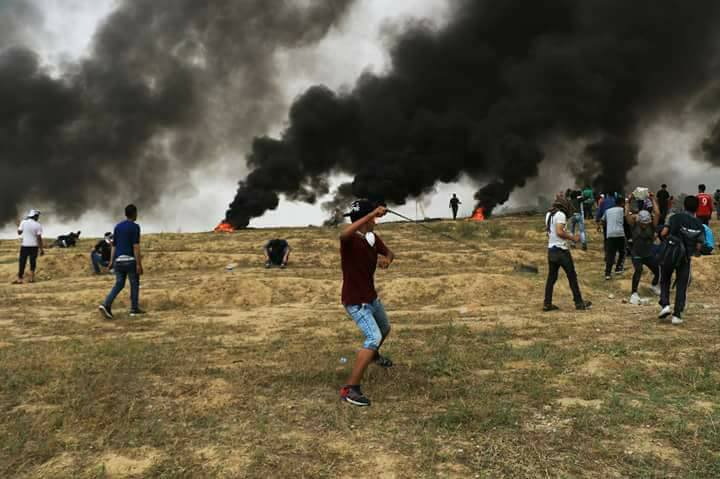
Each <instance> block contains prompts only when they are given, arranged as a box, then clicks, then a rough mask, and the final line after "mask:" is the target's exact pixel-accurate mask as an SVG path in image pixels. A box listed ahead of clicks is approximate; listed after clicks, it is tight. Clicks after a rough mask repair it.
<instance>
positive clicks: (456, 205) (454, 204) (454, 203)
mask: <svg viewBox="0 0 720 479" xmlns="http://www.w3.org/2000/svg"><path fill="white" fill-rule="evenodd" d="M461 204H462V202H461V201H460V198H458V197H457V195H456V194H455V193H453V195H452V198H450V209H451V210H452V215H453V220H456V219H457V215H458V209H460V205H461Z"/></svg>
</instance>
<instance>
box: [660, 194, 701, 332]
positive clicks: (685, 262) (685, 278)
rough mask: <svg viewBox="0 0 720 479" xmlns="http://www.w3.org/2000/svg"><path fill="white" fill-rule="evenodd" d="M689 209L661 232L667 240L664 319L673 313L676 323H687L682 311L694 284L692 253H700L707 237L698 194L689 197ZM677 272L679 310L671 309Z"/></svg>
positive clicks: (662, 269) (662, 277)
mask: <svg viewBox="0 0 720 479" xmlns="http://www.w3.org/2000/svg"><path fill="white" fill-rule="evenodd" d="M683 206H684V207H685V211H684V212H682V213H676V214H674V215H672V216H671V217H670V218H669V219H668V223H667V224H666V225H665V227H664V228H663V230H662V233H660V235H661V237H662V238H663V239H665V243H664V245H663V251H662V253H661V255H660V308H661V309H660V314H659V315H658V317H659V318H660V320H666V319H667V318H668V316H670V315H672V320H671V321H672V324H675V325H678V324H682V323H683V319H682V313H683V311H684V310H685V303H686V299H687V290H688V286H689V285H690V272H691V261H692V256H693V255H694V254H696V253H700V251H701V249H702V245H703V242H704V240H705V230H704V228H703V224H702V223H701V222H700V220H698V219H697V218H696V217H695V214H696V212H697V209H698V199H697V197H696V196H687V197H686V198H685V202H684V205H683ZM673 273H675V274H676V277H675V282H676V288H677V290H676V293H675V309H674V310H673V309H670V285H671V282H672V275H673Z"/></svg>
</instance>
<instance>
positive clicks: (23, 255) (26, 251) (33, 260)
mask: <svg viewBox="0 0 720 479" xmlns="http://www.w3.org/2000/svg"><path fill="white" fill-rule="evenodd" d="M39 250H40V248H38V247H37V246H21V247H20V264H19V268H18V278H20V279H22V278H23V276H25V266H26V265H27V260H28V259H30V271H32V272H33V273H34V272H35V268H36V267H37V257H38V251H39Z"/></svg>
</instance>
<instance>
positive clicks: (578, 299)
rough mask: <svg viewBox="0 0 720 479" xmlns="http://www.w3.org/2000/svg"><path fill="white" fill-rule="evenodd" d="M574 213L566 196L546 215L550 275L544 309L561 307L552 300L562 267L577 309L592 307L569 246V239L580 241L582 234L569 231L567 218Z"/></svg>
mask: <svg viewBox="0 0 720 479" xmlns="http://www.w3.org/2000/svg"><path fill="white" fill-rule="evenodd" d="M571 214H572V205H571V204H570V202H569V201H568V200H567V199H565V198H558V199H557V200H555V203H553V206H552V209H551V210H550V211H549V212H548V213H547V215H545V228H546V230H547V233H548V277H547V283H546V284H545V304H544V305H543V311H555V310H558V309H560V308H558V307H557V306H555V305H554V304H553V302H552V297H553V289H554V287H555V282H556V281H557V279H558V272H559V270H560V268H562V269H563V271H565V274H566V275H567V278H568V282H569V283H570V290H571V291H572V294H573V301H574V302H575V309H579V310H584V309H590V307H591V306H592V303H591V302H590V301H585V300H583V298H582V294H581V293H580V285H578V280H577V273H576V272H575V264H574V263H573V259H572V255H571V254H570V250H569V248H568V241H579V240H580V235H579V234H578V235H571V234H570V233H568V231H567V229H566V226H567V218H568V216H570V215H571Z"/></svg>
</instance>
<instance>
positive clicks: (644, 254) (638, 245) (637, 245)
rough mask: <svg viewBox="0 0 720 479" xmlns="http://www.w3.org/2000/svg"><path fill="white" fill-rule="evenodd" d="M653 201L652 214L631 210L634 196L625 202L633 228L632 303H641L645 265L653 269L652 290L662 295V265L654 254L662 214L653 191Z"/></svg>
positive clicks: (626, 212)
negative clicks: (639, 292)
mask: <svg viewBox="0 0 720 479" xmlns="http://www.w3.org/2000/svg"><path fill="white" fill-rule="evenodd" d="M648 196H649V199H650V200H651V202H652V209H653V212H652V214H650V212H649V211H647V210H640V211H639V212H638V213H637V214H635V213H633V212H632V211H631V210H630V205H631V204H632V203H633V201H632V200H633V197H632V196H631V198H630V201H628V202H626V203H625V219H626V220H627V223H628V225H629V226H630V228H631V230H632V249H631V251H630V253H631V255H632V264H633V269H634V273H633V278H632V292H631V295H630V304H640V295H638V286H639V285H640V278H641V277H642V273H643V267H644V266H647V267H648V269H649V270H650V271H652V274H653V279H652V288H651V289H652V292H653V293H655V294H656V295H658V296H660V287H659V286H658V284H659V283H660V267H659V265H658V263H657V260H656V259H655V255H654V254H653V245H654V243H655V231H656V230H657V226H658V224H659V222H660V217H661V216H662V213H661V210H660V206H659V205H658V201H657V200H656V198H655V197H654V196H653V194H652V193H650V194H649V195H648Z"/></svg>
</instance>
